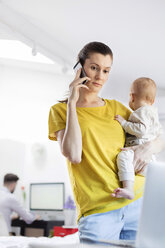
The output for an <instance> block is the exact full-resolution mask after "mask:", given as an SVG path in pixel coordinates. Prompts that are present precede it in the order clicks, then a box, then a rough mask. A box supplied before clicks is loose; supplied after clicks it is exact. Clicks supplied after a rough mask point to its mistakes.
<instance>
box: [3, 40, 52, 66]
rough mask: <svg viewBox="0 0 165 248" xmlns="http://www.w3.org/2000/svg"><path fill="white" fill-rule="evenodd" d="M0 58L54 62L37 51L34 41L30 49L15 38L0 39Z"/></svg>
mask: <svg viewBox="0 0 165 248" xmlns="http://www.w3.org/2000/svg"><path fill="white" fill-rule="evenodd" d="M35 55H37V56H35ZM0 58H6V59H15V60H22V61H29V62H37V63H45V64H54V62H53V61H52V60H51V59H49V58H47V57H45V56H43V55H42V54H40V53H37V47H36V45H35V43H34V47H33V49H31V48H30V47H28V46H26V45H25V44H23V43H22V42H20V41H17V40H0Z"/></svg>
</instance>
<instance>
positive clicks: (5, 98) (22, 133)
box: [0, 65, 72, 204]
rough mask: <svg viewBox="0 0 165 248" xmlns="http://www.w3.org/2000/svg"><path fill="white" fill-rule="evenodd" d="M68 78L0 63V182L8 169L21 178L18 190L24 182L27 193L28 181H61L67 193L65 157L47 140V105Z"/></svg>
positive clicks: (61, 93) (59, 93)
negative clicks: (38, 150)
mask: <svg viewBox="0 0 165 248" xmlns="http://www.w3.org/2000/svg"><path fill="white" fill-rule="evenodd" d="M71 78H72V77H71V76H68V75H66V76H62V75H60V74H57V73H53V72H52V73H50V72H46V71H39V70H35V69H30V68H29V69H28V68H21V67H14V66H7V65H0V106H1V107H0V109H1V110H0V112H1V114H0V123H1V128H0V155H1V156H0V165H1V170H0V171H1V173H0V174H1V182H2V177H3V176H4V174H5V173H7V172H12V173H16V174H18V175H19V176H20V178H21V181H20V183H19V185H18V187H19V191H20V186H21V185H24V186H25V188H26V191H27V193H28V186H29V183H31V182H65V183H66V195H69V194H71V189H70V182H69V179H68V174H67V167H66V166H67V165H66V161H65V158H64V157H63V156H62V155H61V153H60V150H59V145H58V143H57V142H54V141H49V140H48V114H49V109H50V106H51V105H53V104H55V103H56V102H57V100H58V99H61V98H62V97H63V96H64V94H65V91H66V90H67V88H68V84H69V82H70V80H71ZM59 86H60V87H59ZM38 148H39V149H40V148H41V154H40V153H38V154H37V155H36V153H35V152H34V150H35V151H36V149H38ZM1 184H2V183H1ZM17 191H18V190H17ZM18 195H20V193H19V192H18ZM27 204H28V201H27Z"/></svg>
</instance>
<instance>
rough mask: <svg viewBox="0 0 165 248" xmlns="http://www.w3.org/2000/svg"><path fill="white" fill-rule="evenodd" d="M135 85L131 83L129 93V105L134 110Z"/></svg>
mask: <svg viewBox="0 0 165 248" xmlns="http://www.w3.org/2000/svg"><path fill="white" fill-rule="evenodd" d="M134 92H135V91H134V87H133V85H131V88H130V94H129V107H130V108H131V109H132V110H134V97H133V93H134Z"/></svg>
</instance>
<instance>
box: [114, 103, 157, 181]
mask: <svg viewBox="0 0 165 248" xmlns="http://www.w3.org/2000/svg"><path fill="white" fill-rule="evenodd" d="M121 125H122V127H123V129H124V130H125V132H126V146H135V145H140V144H144V143H146V142H147V141H150V140H154V139H155V138H156V137H157V136H159V135H160V134H162V127H161V124H160V122H159V117H158V111H157V109H156V108H155V107H153V106H150V105H146V106H142V107H140V108H138V109H137V110H135V111H134V112H133V113H132V114H131V115H130V117H129V119H128V121H126V120H124V121H123V122H122V123H121ZM133 160H134V151H133V150H131V149H130V150H127V151H121V152H120V153H119V154H118V156H117V166H118V170H119V172H118V175H119V179H120V181H125V180H129V181H134V179H135V172H134V166H133ZM142 175H143V173H142Z"/></svg>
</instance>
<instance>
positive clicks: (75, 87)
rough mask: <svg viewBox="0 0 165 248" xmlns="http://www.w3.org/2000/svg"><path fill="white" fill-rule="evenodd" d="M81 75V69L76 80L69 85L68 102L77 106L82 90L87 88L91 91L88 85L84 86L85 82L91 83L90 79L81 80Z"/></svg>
mask: <svg viewBox="0 0 165 248" xmlns="http://www.w3.org/2000/svg"><path fill="white" fill-rule="evenodd" d="M80 74H81V68H80V69H79V70H78V71H77V73H76V76H75V79H74V80H73V82H72V83H71V84H70V85H69V91H70V95H69V97H68V102H72V103H73V104H76V103H77V101H78V99H79V90H80V88H85V89H87V90H89V88H88V87H87V86H86V85H84V84H82V82H83V81H85V80H88V81H89V80H90V78H89V77H83V78H80Z"/></svg>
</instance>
